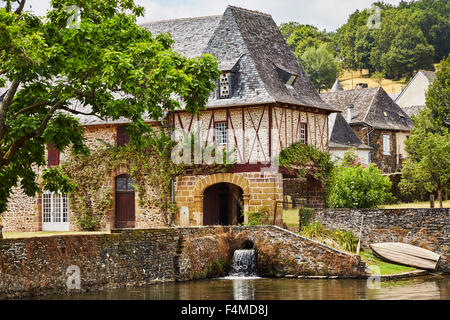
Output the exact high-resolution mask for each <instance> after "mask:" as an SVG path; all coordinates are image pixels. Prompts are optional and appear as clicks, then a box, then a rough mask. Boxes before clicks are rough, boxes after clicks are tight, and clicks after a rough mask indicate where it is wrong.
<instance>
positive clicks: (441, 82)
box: [399, 58, 450, 200]
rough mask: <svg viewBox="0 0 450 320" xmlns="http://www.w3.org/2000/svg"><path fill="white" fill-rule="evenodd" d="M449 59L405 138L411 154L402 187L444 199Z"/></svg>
mask: <svg viewBox="0 0 450 320" xmlns="http://www.w3.org/2000/svg"><path fill="white" fill-rule="evenodd" d="M449 71H450V63H449V58H447V59H445V60H444V61H443V62H442V63H441V65H440V69H439V71H438V72H437V73H436V79H435V80H434V82H433V84H432V85H431V87H430V88H429V90H428V93H427V99H426V107H425V109H424V110H422V111H420V112H419V114H418V115H417V116H416V117H412V120H413V123H414V126H413V128H412V130H411V133H410V135H409V138H408V140H407V141H406V151H407V152H408V155H409V157H408V158H407V159H406V160H405V161H404V164H403V168H402V180H401V181H400V184H399V186H400V189H401V190H402V191H403V192H404V193H406V194H410V193H413V192H417V191H419V192H420V191H423V190H425V191H427V192H430V193H434V192H435V191H437V193H438V198H439V199H440V200H442V191H443V190H445V189H446V188H449V184H450V131H449V125H450V120H449V111H450V109H449V102H450V94H449V93H450V91H449V90H450V89H449V88H448V85H449V82H450V72H449Z"/></svg>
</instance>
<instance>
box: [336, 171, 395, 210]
mask: <svg viewBox="0 0 450 320" xmlns="http://www.w3.org/2000/svg"><path fill="white" fill-rule="evenodd" d="M391 184H392V183H391V181H390V179H389V177H387V176H383V175H382V173H381V170H379V169H378V168H376V167H375V165H373V164H370V165H369V166H368V167H367V168H364V167H363V166H361V165H355V166H348V167H344V166H340V167H338V168H336V170H335V172H334V174H333V177H332V179H331V183H330V188H329V194H328V206H329V207H331V208H376V207H378V206H379V205H382V204H385V203H388V202H391V201H393V200H394V197H393V195H392V194H391V193H390V192H389V190H390V189H391Z"/></svg>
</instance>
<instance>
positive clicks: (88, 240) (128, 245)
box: [0, 226, 366, 298]
mask: <svg viewBox="0 0 450 320" xmlns="http://www.w3.org/2000/svg"><path fill="white" fill-rule="evenodd" d="M245 241H252V242H253V244H254V247H255V248H256V250H257V259H258V260H257V261H258V263H257V264H258V272H259V273H260V274H261V275H270V276H284V275H321V276H334V277H344V278H346V277H360V276H366V274H365V266H364V264H363V263H361V262H360V260H359V258H358V257H356V256H353V255H351V254H348V253H344V252H340V251H338V250H335V249H333V248H330V247H327V246H325V245H323V244H320V243H318V242H315V241H312V240H309V239H306V238H303V237H300V236H298V235H296V234H294V233H291V232H288V231H286V230H283V229H280V228H278V227H273V226H257V227H256V226H255V227H230V226H228V227H188V228H160V229H146V230H122V231H117V232H113V233H111V234H104V235H79V236H75V235H68V236H52V237H40V238H25V239H3V240H1V241H0V298H13V297H29V296H35V295H44V294H68V293H70V292H77V291H78V290H75V291H70V290H68V289H67V282H68V278H69V277H70V276H71V275H72V273H73V271H71V272H69V273H67V270H68V268H69V267H71V266H77V267H79V271H80V280H81V282H80V290H81V291H86V290H97V289H106V288H117V287H124V286H142V285H149V284H152V283H158V282H165V281H177V280H181V281H183V280H191V279H203V278H208V277H217V276H222V275H225V274H227V272H228V270H229V268H230V266H231V262H232V255H233V252H234V250H235V249H237V248H240V247H241V246H242V244H243V243H244V242H245ZM73 270H74V269H73ZM72 283H73V282H72Z"/></svg>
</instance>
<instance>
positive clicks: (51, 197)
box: [42, 191, 69, 231]
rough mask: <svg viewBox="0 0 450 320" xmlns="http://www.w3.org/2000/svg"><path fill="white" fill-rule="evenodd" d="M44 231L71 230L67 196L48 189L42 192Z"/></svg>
mask: <svg viewBox="0 0 450 320" xmlns="http://www.w3.org/2000/svg"><path fill="white" fill-rule="evenodd" d="M42 231H69V206H68V203H67V196H66V195H65V194H64V195H62V194H59V193H56V192H50V191H46V192H44V193H43V194H42Z"/></svg>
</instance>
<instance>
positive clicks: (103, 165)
mask: <svg viewBox="0 0 450 320" xmlns="http://www.w3.org/2000/svg"><path fill="white" fill-rule="evenodd" d="M173 146H174V141H172V140H171V138H170V135H168V134H167V133H166V132H164V130H161V131H159V133H155V132H151V133H150V134H149V135H147V136H146V137H145V139H141V141H140V143H139V147H137V146H134V145H132V144H127V145H125V146H122V147H116V146H112V145H109V144H106V143H104V142H103V146H102V147H99V148H97V149H95V150H92V151H91V152H90V154H89V155H70V156H69V159H68V160H67V161H65V162H64V163H63V164H62V170H63V171H64V173H65V174H67V176H69V178H70V179H71V180H72V181H73V182H74V183H75V184H76V185H77V187H76V189H75V190H74V191H73V192H72V193H71V194H70V203H71V207H72V209H73V210H74V212H75V213H76V216H77V222H78V223H79V225H80V227H81V228H83V229H85V230H94V229H96V228H97V226H98V224H99V218H100V217H101V216H102V215H106V214H107V213H108V212H109V211H110V210H111V209H112V205H113V186H112V185H111V183H114V177H113V176H112V175H113V174H114V173H115V172H116V171H117V170H118V169H120V168H124V167H125V168H126V172H127V173H128V175H129V176H130V178H131V179H132V180H133V182H134V186H133V187H134V189H135V190H136V192H137V194H138V197H139V198H138V201H139V206H140V207H141V208H143V209H148V208H154V207H156V208H158V209H159V210H160V211H161V212H162V214H163V219H164V222H165V223H166V224H167V225H171V224H173V219H174V215H175V212H176V206H175V204H174V203H173V202H172V201H171V200H172V199H171V191H172V189H171V188H172V186H171V181H172V179H174V178H175V177H176V176H178V175H180V174H182V173H183V172H184V167H183V165H182V164H179V165H177V164H174V163H173V162H172V161H171V157H170V155H171V150H172V148H173Z"/></svg>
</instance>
